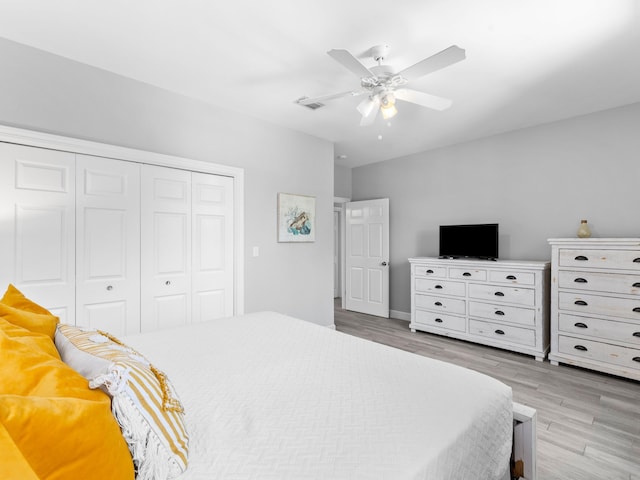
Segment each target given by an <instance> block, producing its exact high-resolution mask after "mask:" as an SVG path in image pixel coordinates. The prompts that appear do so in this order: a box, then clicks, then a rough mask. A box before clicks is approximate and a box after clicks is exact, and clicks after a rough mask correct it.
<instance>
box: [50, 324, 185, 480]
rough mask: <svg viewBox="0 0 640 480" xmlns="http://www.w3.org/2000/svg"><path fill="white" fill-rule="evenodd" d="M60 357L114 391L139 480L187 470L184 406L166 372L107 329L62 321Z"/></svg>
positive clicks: (96, 383)
mask: <svg viewBox="0 0 640 480" xmlns="http://www.w3.org/2000/svg"><path fill="white" fill-rule="evenodd" d="M55 343H56V347H57V349H58V352H59V353H60V357H61V358H62V360H63V361H64V362H65V363H66V364H67V365H69V366H71V367H72V368H74V369H75V370H76V371H77V372H79V373H80V374H81V375H82V376H83V377H85V378H86V379H87V380H89V387H90V388H102V389H103V390H105V391H106V392H107V393H108V394H109V395H110V396H111V410H112V412H113V415H114V417H115V418H116V420H117V421H118V423H119V424H120V428H121V430H122V435H123V436H124V438H125V440H126V441H127V444H128V445H129V450H130V451H131V456H132V457H133V462H134V465H135V467H136V478H137V479H139V480H164V479H172V478H175V477H177V476H178V475H180V474H181V473H182V472H184V471H185V470H186V469H187V456H188V445H189V436H188V434H187V431H186V428H185V423H184V410H183V407H182V404H181V403H180V400H179V399H178V396H177V394H176V392H175V390H174V388H173V386H172V385H171V382H169V379H168V378H167V376H166V375H165V374H164V373H162V372H161V371H159V370H158V369H157V368H155V367H154V366H153V365H151V364H150V363H149V361H148V360H147V359H146V358H145V357H144V356H142V355H141V354H139V353H138V352H136V351H135V350H133V349H132V348H130V347H128V346H126V345H124V344H123V343H121V342H120V341H119V340H118V339H116V338H114V337H113V336H111V335H109V334H108V333H106V332H101V331H96V330H84V329H81V328H78V327H74V326H71V325H64V324H60V325H58V328H57V330H56V334H55Z"/></svg>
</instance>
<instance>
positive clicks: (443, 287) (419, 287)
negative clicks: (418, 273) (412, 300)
mask: <svg viewBox="0 0 640 480" xmlns="http://www.w3.org/2000/svg"><path fill="white" fill-rule="evenodd" d="M465 285H466V284H465V283H462V282H451V281H449V280H439V279H437V278H416V280H415V288H416V292H425V293H436V294H444V295H456V296H458V297H464V296H465V293H466V288H465Z"/></svg>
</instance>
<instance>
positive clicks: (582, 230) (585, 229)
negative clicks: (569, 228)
mask: <svg viewBox="0 0 640 480" xmlns="http://www.w3.org/2000/svg"><path fill="white" fill-rule="evenodd" d="M590 236H591V229H590V228H589V224H588V223H587V221H586V220H580V227H578V237H580V238H589V237H590Z"/></svg>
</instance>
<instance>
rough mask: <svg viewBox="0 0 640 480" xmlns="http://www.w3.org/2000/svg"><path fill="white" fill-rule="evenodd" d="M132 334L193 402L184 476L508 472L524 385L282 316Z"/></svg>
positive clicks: (491, 475) (483, 475) (474, 475)
mask: <svg viewBox="0 0 640 480" xmlns="http://www.w3.org/2000/svg"><path fill="white" fill-rule="evenodd" d="M123 340H124V343H127V344H129V345H130V346H132V347H133V348H135V349H137V350H138V351H140V352H144V354H145V355H146V356H147V357H148V358H150V359H152V361H153V362H155V363H156V364H157V365H160V366H161V368H163V369H164V371H165V372H166V373H167V375H168V376H169V377H170V378H171V379H172V381H173V384H174V386H175V388H176V391H177V392H179V395H180V398H181V400H182V402H183V404H184V405H185V418H186V423H187V428H188V431H189V435H190V440H189V442H190V453H189V467H188V469H187V471H186V472H185V473H184V474H183V476H181V477H180V478H181V479H185V480H186V479H194V480H195V479H205V478H207V479H209V478H225V479H226V478H274V479H287V478H290V479H303V478H314V479H328V478H334V479H347V478H348V479H353V478H362V479H367V478H372V479H374V478H375V479H382V478H389V479H396V480H397V479H434V480H435V479H453V478H455V479H475V480H477V479H487V480H489V479H498V478H503V477H504V474H505V471H506V469H507V467H508V463H509V457H510V453H511V446H512V402H511V389H510V388H509V387H507V386H506V385H504V384H502V383H500V382H498V381H496V380H494V379H492V378H490V377H487V376H484V375H481V374H478V373H476V372H473V371H471V370H468V369H464V368H460V367H457V366H454V365H451V364H448V363H444V362H440V361H436V360H432V359H428V358H425V357H421V356H417V355H414V354H411V353H407V352H404V351H401V350H397V349H393V348H390V347H387V346H384V345H379V344H375V343H373V342H369V341H366V340H362V339H359V338H355V337H351V336H348V335H346V334H342V333H340V332H336V331H333V330H330V329H328V328H324V327H320V326H317V325H313V324H309V323H307V322H303V321H300V320H297V319H294V318H291V317H287V316H284V315H281V314H277V313H270V312H263V313H255V314H249V315H244V316H241V317H234V318H227V319H223V320H219V321H215V322H212V323H203V324H194V325H190V326H188V327H185V328H181V329H172V330H165V331H158V332H153V333H148V334H144V335H137V336H130V337H127V338H125V339H123Z"/></svg>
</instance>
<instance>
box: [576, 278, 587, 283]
mask: <svg viewBox="0 0 640 480" xmlns="http://www.w3.org/2000/svg"><path fill="white" fill-rule="evenodd" d="M574 282H576V283H589V282H587V279H586V278H580V277H578V278H576V279H575V280H574Z"/></svg>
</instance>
